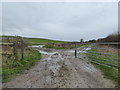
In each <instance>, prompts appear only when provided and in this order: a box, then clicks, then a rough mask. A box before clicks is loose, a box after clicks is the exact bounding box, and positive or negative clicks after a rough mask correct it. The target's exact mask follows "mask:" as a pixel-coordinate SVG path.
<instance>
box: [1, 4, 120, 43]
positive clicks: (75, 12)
mask: <svg viewBox="0 0 120 90" xmlns="http://www.w3.org/2000/svg"><path fill="white" fill-rule="evenodd" d="M2 30H3V31H2V32H3V34H5V35H6V34H7V35H21V36H27V37H37V38H48V39H56V40H70V41H79V40H80V39H81V38H83V39H84V40H90V39H97V38H103V37H106V36H107V35H109V34H111V33H114V32H116V31H117V30H118V3H117V2H116V3H115V2H111V3H110V2H106V3H105V2H101V3H95V2H88V3H87V2H84V3H83V2H79V3H77V2H74V3H72V2H66V3H65V2H64V3H60V2H59V3H55V2H47V3H43V2H36V3H32V2H26V3H25V2H23V3H20V2H18V3H15V2H13V3H8V2H7V3H2Z"/></svg>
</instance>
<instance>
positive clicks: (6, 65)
mask: <svg viewBox="0 0 120 90" xmlns="http://www.w3.org/2000/svg"><path fill="white" fill-rule="evenodd" d="M40 56H41V54H40V53H39V52H38V51H36V50H34V49H32V48H29V49H28V50H25V56H24V60H21V57H20V52H18V60H14V59H13V58H11V59H9V60H8V59H7V58H6V57H5V56H3V58H2V79H3V82H7V81H9V80H11V79H12V78H13V77H15V76H16V74H17V73H20V72H22V71H23V70H25V69H29V68H30V67H31V66H32V65H34V64H35V62H36V61H37V60H39V59H40Z"/></svg>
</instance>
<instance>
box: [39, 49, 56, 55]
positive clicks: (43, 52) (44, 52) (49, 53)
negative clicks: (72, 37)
mask: <svg viewBox="0 0 120 90" xmlns="http://www.w3.org/2000/svg"><path fill="white" fill-rule="evenodd" d="M39 52H40V53H42V54H47V55H52V54H56V53H58V52H46V51H43V50H39Z"/></svg>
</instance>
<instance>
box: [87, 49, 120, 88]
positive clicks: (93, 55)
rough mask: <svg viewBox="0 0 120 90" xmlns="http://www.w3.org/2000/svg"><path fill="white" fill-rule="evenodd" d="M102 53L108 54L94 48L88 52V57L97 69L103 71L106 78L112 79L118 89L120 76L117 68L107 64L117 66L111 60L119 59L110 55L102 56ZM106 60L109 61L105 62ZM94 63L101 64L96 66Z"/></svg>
mask: <svg viewBox="0 0 120 90" xmlns="http://www.w3.org/2000/svg"><path fill="white" fill-rule="evenodd" d="M100 52H101V53H106V51H100V50H98V49H97V48H94V49H91V50H88V51H87V53H86V55H87V56H88V58H89V60H90V61H91V63H92V64H93V65H94V66H95V67H96V68H98V69H100V70H101V71H102V73H103V75H104V77H105V78H108V79H111V80H112V81H113V82H114V83H115V85H116V87H118V86H120V83H118V81H119V80H120V74H119V72H118V70H117V67H115V66H112V65H108V64H106V63H110V64H115V63H114V62H111V61H110V60H113V61H117V60H114V59H113V58H118V57H116V56H112V55H111V56H110V55H104V54H100ZM109 53H110V54H111V53H113V52H109ZM104 59H105V60H107V61H105V60H104ZM92 61H93V62H92ZM101 61H102V62H101ZM94 62H96V63H100V64H95V63H94ZM104 62H106V63H104ZM102 64H104V65H107V66H110V67H106V66H103V65H102ZM115 68H116V69H115Z"/></svg>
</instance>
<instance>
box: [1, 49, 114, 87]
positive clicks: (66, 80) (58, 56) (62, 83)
mask: <svg viewBox="0 0 120 90" xmlns="http://www.w3.org/2000/svg"><path fill="white" fill-rule="evenodd" d="M39 50H40V49H39ZM40 52H41V53H42V58H41V60H40V61H39V62H37V63H36V65H35V66H33V67H32V68H31V69H30V70H26V71H25V72H23V73H21V74H19V75H17V77H16V78H15V79H13V80H11V81H10V82H8V83H3V88H110V87H114V84H113V83H112V82H111V81H110V80H108V79H105V78H103V75H102V74H101V72H100V71H99V70H97V69H96V68H94V66H93V65H91V64H90V63H89V62H88V60H87V58H84V57H85V56H84V55H83V53H82V52H80V53H79V54H78V56H79V57H78V58H75V57H74V51H73V50H54V49H49V50H48V49H41V50H40ZM81 58H84V59H81Z"/></svg>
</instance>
